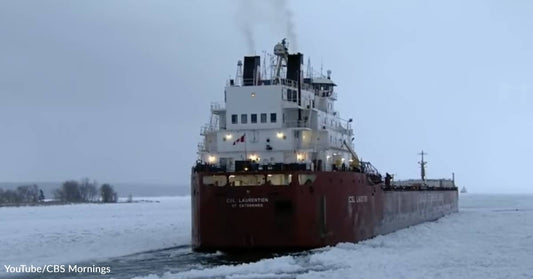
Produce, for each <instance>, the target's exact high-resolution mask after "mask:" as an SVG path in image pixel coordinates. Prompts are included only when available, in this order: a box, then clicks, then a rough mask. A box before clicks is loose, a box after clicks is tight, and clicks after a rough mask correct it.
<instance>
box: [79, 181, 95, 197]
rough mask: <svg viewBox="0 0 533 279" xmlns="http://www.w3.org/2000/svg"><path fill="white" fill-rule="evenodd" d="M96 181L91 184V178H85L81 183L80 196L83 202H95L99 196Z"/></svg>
mask: <svg viewBox="0 0 533 279" xmlns="http://www.w3.org/2000/svg"><path fill="white" fill-rule="evenodd" d="M96 185H97V184H96V181H94V182H93V183H91V182H90V181H89V178H83V179H82V180H81V181H80V196H81V199H82V201H85V202H87V201H94V200H95V199H96V196H97V194H98V190H97V188H96V187H97V186H96Z"/></svg>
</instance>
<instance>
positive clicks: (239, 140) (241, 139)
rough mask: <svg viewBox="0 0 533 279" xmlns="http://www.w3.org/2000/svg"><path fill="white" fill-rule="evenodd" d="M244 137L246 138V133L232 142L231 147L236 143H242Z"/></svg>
mask: <svg viewBox="0 0 533 279" xmlns="http://www.w3.org/2000/svg"><path fill="white" fill-rule="evenodd" d="M244 136H246V133H244V134H242V136H241V137H240V138H238V139H236V140H235V141H234V142H233V145H235V144H237V143H238V142H244Z"/></svg>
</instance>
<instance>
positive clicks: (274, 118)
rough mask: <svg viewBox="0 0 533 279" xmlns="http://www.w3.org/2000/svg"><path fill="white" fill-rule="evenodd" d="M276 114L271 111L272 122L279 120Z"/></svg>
mask: <svg viewBox="0 0 533 279" xmlns="http://www.w3.org/2000/svg"><path fill="white" fill-rule="evenodd" d="M276 116H277V115H276V114H275V113H271V114H270V122H271V123H276V121H277V119H276V118H277V117H276Z"/></svg>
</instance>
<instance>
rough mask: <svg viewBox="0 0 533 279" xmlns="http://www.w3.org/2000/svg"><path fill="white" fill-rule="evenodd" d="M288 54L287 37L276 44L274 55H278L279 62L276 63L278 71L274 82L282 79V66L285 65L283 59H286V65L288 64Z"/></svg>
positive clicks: (277, 82)
mask: <svg viewBox="0 0 533 279" xmlns="http://www.w3.org/2000/svg"><path fill="white" fill-rule="evenodd" d="M288 54H289V50H288V48H287V42H286V39H283V40H281V43H277V44H276V45H275V46H274V55H276V56H277V57H278V58H277V63H276V73H275V76H274V78H273V80H274V83H276V84H279V83H280V81H281V67H283V61H285V65H287V61H288V59H289V58H288Z"/></svg>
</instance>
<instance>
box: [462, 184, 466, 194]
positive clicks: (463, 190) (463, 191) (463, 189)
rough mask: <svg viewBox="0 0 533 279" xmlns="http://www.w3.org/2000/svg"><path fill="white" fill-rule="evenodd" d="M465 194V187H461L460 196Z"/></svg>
mask: <svg viewBox="0 0 533 279" xmlns="http://www.w3.org/2000/svg"><path fill="white" fill-rule="evenodd" d="M466 193H467V191H466V187H465V186H463V188H461V194H466Z"/></svg>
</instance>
